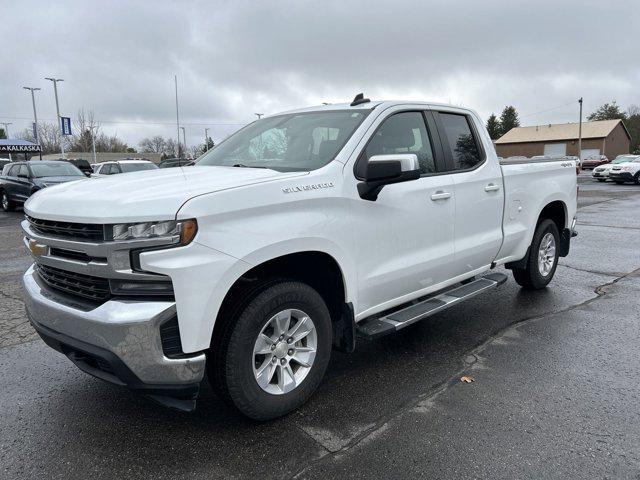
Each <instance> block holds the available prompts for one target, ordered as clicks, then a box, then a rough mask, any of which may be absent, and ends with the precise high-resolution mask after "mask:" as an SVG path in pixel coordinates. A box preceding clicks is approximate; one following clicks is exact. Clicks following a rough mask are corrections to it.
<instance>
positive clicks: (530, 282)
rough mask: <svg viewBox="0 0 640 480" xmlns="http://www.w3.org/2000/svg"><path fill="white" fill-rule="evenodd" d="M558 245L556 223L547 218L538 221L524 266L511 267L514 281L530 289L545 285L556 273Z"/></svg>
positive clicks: (558, 236)
mask: <svg viewBox="0 0 640 480" xmlns="http://www.w3.org/2000/svg"><path fill="white" fill-rule="evenodd" d="M559 245H560V234H559V233H558V227H557V226H556V224H555V223H554V222H553V221H552V220H549V219H546V220H543V221H542V222H540V223H539V224H538V226H537V228H536V231H535V233H534V235H533V241H532V242H531V247H530V249H529V256H528V258H527V261H526V266H525V267H524V268H514V269H513V277H514V278H515V280H516V282H517V283H518V284H519V285H520V286H522V287H524V288H527V289H531V290H539V289H541V288H544V287H546V286H547V285H548V284H549V282H550V281H551V279H552V278H553V275H554V274H555V273H556V268H557V266H558V253H559V251H558V247H559Z"/></svg>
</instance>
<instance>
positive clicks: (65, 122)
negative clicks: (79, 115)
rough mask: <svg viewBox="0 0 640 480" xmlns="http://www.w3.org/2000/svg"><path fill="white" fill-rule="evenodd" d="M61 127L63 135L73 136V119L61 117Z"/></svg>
mask: <svg viewBox="0 0 640 480" xmlns="http://www.w3.org/2000/svg"><path fill="white" fill-rule="evenodd" d="M60 125H61V127H60V130H62V135H71V119H70V118H69V117H60Z"/></svg>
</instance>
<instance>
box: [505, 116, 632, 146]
mask: <svg viewBox="0 0 640 480" xmlns="http://www.w3.org/2000/svg"><path fill="white" fill-rule="evenodd" d="M621 122H622V120H600V121H594V122H582V138H604V137H606V136H607V135H609V134H610V133H611V132H612V131H613V129H614V128H616V127H617V126H618V124H619V123H621ZM622 127H623V128H624V131H625V132H626V134H627V136H628V137H629V138H631V136H630V135H629V132H628V131H627V128H626V127H625V126H624V123H623V124H622ZM577 138H578V124H577V123H561V124H555V125H553V124H549V125H536V126H533V127H516V128H512V129H511V130H509V131H508V132H507V133H505V134H504V135H503V136H502V137H500V138H499V139H498V140H496V142H495V143H497V144H500V143H528V142H549V141H557V140H573V139H577Z"/></svg>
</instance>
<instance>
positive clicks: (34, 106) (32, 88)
mask: <svg viewBox="0 0 640 480" xmlns="http://www.w3.org/2000/svg"><path fill="white" fill-rule="evenodd" d="M22 88H24V89H25V90H29V91H31V103H32V104H33V122H34V124H35V126H36V128H35V130H34V132H33V136H34V137H35V139H36V143H37V144H38V145H40V134H39V132H38V114H37V113H36V97H35V95H34V92H37V91H38V90H42V89H41V88H35V87H22Z"/></svg>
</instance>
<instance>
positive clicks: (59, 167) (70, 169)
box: [29, 162, 84, 178]
mask: <svg viewBox="0 0 640 480" xmlns="http://www.w3.org/2000/svg"><path fill="white" fill-rule="evenodd" d="M29 164H30V165H31V171H32V172H33V176H34V177H36V178H39V177H79V176H81V177H84V173H82V172H81V171H80V170H79V169H78V168H77V167H75V166H74V165H71V164H70V163H67V162H60V163H35V162H29Z"/></svg>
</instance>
